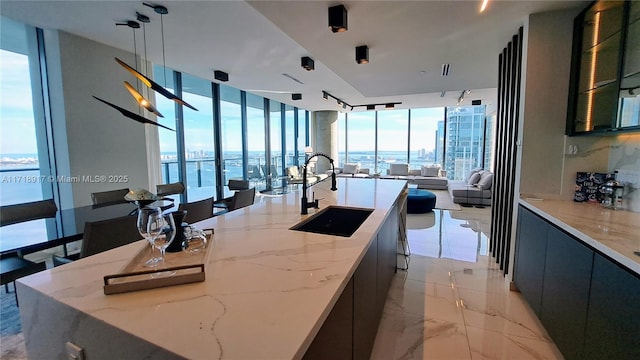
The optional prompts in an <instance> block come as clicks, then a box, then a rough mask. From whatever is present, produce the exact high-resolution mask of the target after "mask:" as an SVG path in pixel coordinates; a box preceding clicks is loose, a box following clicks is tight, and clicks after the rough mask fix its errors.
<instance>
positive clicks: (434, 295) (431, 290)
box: [385, 277, 464, 324]
mask: <svg viewBox="0 0 640 360" xmlns="http://www.w3.org/2000/svg"><path fill="white" fill-rule="evenodd" d="M385 306H386V308H387V309H389V310H396V311H402V312H406V313H412V314H415V315H421V316H424V317H425V318H433V319H438V320H442V321H448V322H453V323H458V324H464V320H463V318H462V305H461V304H460V302H459V300H458V295H457V293H456V289H454V288H453V287H451V286H447V285H441V284H435V283H429V282H423V281H417V280H411V279H403V278H401V277H395V278H394V279H393V282H392V284H391V289H390V290H389V295H388V296H387V302H386V304H385Z"/></svg>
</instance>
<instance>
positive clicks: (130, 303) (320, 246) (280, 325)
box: [18, 178, 406, 359]
mask: <svg viewBox="0 0 640 360" xmlns="http://www.w3.org/2000/svg"><path fill="white" fill-rule="evenodd" d="M329 186H330V182H329V181H325V182H323V183H320V184H317V185H315V186H313V187H312V188H311V189H310V191H309V199H311V191H315V197H316V198H317V199H318V198H319V199H321V200H320V208H321V209H322V208H324V207H326V206H328V205H334V204H335V205H348V206H354V207H365V208H373V209H375V211H374V212H373V213H372V214H371V215H370V216H369V218H368V219H367V220H366V221H365V222H364V223H363V224H362V226H360V228H359V229H358V230H357V231H356V232H355V233H354V234H353V236H351V237H349V238H345V237H339V236H329V235H320V234H313V233H306V232H299V231H293V230H288V229H289V227H291V226H292V225H294V224H296V223H298V222H299V221H301V220H303V219H305V218H307V217H308V216H312V215H313V214H314V213H315V212H317V211H318V210H315V209H310V210H309V215H300V198H301V190H298V191H292V192H291V193H289V194H287V195H285V196H282V197H271V198H263V199H262V201H260V202H259V203H256V204H255V205H253V206H250V207H247V208H243V209H240V210H237V211H234V212H231V213H229V214H226V215H224V216H219V217H215V218H211V219H207V220H204V221H202V222H200V223H197V225H198V226H200V227H201V228H214V229H215V236H214V240H213V242H212V244H211V246H213V248H212V249H211V255H210V258H209V263H208V264H207V266H206V276H207V279H206V280H205V282H200V283H194V284H186V285H179V286H173V287H166V288H160V289H152V290H145V291H138V292H131V293H125V294H118V295H108V296H107V295H104V293H103V289H102V285H103V276H104V275H108V274H114V273H118V272H119V270H120V269H121V268H122V267H123V266H124V265H125V264H126V263H127V262H128V261H129V260H130V258H131V257H132V256H133V255H132V254H134V253H136V252H137V251H138V250H139V249H140V248H141V247H142V246H149V245H148V244H147V243H146V242H144V241H140V242H136V243H133V244H130V245H127V246H124V247H120V248H117V249H114V250H111V251H108V252H105V253H101V254H98V255H95V256H91V257H88V258H85V259H81V260H79V261H75V262H73V263H71V264H68V265H65V266H62V267H58V268H54V269H51V270H47V271H44V272H41V273H38V274H34V275H32V276H28V277H24V278H22V279H20V280H18V281H19V282H21V283H22V284H24V285H26V286H28V287H31V288H33V289H35V290H36V291H38V292H40V293H42V294H43V295H44V296H48V297H51V298H53V299H55V300H56V301H59V302H61V303H63V304H66V305H68V306H71V307H72V308H75V309H77V310H78V311H80V312H82V313H85V314H89V315H90V316H92V317H94V318H96V319H98V320H100V321H104V322H105V323H108V324H110V325H112V326H114V327H117V328H119V329H121V330H123V331H125V332H128V333H130V334H133V335H135V336H137V337H140V338H142V339H144V340H146V341H148V342H150V343H153V344H156V345H157V346H159V347H162V348H164V349H166V350H169V351H171V352H174V353H176V354H179V355H181V356H183V357H186V358H191V359H205V358H207V359H219V358H225V359H258V358H270V359H297V358H301V357H302V355H303V354H304V352H305V351H306V349H307V347H308V346H309V345H310V343H311V341H312V340H313V338H314V337H315V335H316V333H317V331H318V330H319V328H320V326H321V325H322V323H323V322H324V319H325V318H326V316H327V315H328V313H329V311H330V310H331V308H332V307H333V304H334V303H335V301H336V300H337V298H338V296H339V295H340V293H341V292H342V290H343V289H344V286H345V285H346V284H347V282H348V281H349V279H350V277H351V276H352V275H353V272H354V271H355V269H356V268H357V265H358V264H359V262H360V260H361V258H362V256H364V253H365V251H366V249H367V248H368V246H369V244H370V242H371V240H372V238H373V237H374V235H375V234H376V233H377V232H378V229H379V227H380V226H381V225H382V224H383V222H384V220H385V219H386V217H387V215H388V213H389V211H388V210H389V209H390V208H391V207H392V206H393V204H394V203H395V201H396V200H397V198H398V195H399V194H400V193H401V192H402V190H403V189H404V187H405V186H406V182H403V181H388V180H376V179H350V178H342V179H338V191H336V192H332V191H329V190H328V188H329ZM70 326H71V325H70Z"/></svg>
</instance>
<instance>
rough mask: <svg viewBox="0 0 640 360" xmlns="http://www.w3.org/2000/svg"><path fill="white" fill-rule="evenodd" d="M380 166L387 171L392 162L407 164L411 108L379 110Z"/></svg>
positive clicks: (378, 169)
mask: <svg viewBox="0 0 640 360" xmlns="http://www.w3.org/2000/svg"><path fill="white" fill-rule="evenodd" d="M377 114H378V168H377V171H382V172H383V173H385V172H386V171H387V169H389V166H390V164H394V163H396V164H407V163H408V158H407V156H408V153H407V149H408V148H409V145H408V143H407V142H408V141H409V110H406V109H403V110H385V111H378V112H377Z"/></svg>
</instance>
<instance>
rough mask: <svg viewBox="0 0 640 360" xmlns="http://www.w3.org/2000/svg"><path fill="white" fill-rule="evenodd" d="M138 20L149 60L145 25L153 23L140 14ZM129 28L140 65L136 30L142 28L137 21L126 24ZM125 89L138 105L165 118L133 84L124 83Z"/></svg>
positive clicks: (137, 14) (135, 57)
mask: <svg viewBox="0 0 640 360" xmlns="http://www.w3.org/2000/svg"><path fill="white" fill-rule="evenodd" d="M136 20H138V21H140V22H141V23H142V30H143V36H144V52H145V54H144V57H145V59H146V58H147V32H146V28H145V25H144V24H146V23H149V22H151V20H150V19H149V17H148V16H146V15H143V14H140V13H136ZM116 25H122V24H116ZM126 25H127V26H129V27H130V28H132V29H133V54H134V61H135V63H136V65H137V64H138V60H137V59H138V50H137V46H136V32H135V31H136V29H139V28H140V24H139V23H138V22H136V21H127V23H126ZM124 87H125V88H126V89H127V90H128V91H129V93H130V94H131V96H133V98H134V99H135V100H136V102H137V103H138V105H140V106H141V107H143V108H145V109H146V110H147V111H149V112H151V113H154V114H155V115H156V116H159V117H164V115H162V114H161V113H160V112H159V111H158V109H156V108H155V107H154V106H153V104H152V103H151V101H149V100H147V98H145V97H144V96H143V95H142V94H140V93H139V92H138V90H137V89H136V88H134V87H133V86H131V84H129V83H128V82H127V81H125V82H124ZM147 96H149V93H148V92H147Z"/></svg>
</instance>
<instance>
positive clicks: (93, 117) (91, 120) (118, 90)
mask: <svg viewBox="0 0 640 360" xmlns="http://www.w3.org/2000/svg"><path fill="white" fill-rule="evenodd" d="M47 39H48V41H49V42H48V43H47V54H48V59H47V60H48V62H49V73H50V77H49V78H50V92H51V95H52V104H51V106H52V113H53V114H52V119H53V123H54V130H55V131H54V142H55V146H56V159H58V169H59V172H58V175H59V176H60V175H63V176H77V177H79V179H80V181H79V182H76V183H64V182H63V183H61V184H60V185H61V206H62V207H63V208H65V207H72V206H76V207H77V206H84V205H90V204H91V193H92V192H96V191H105V190H113V189H119V188H147V189H148V188H150V180H149V178H150V177H149V171H148V169H149V165H148V156H147V146H146V139H147V135H146V134H145V127H150V125H143V124H140V123H137V122H135V121H133V120H131V119H129V118H126V117H124V116H122V115H121V114H120V113H119V112H118V111H117V110H115V109H113V108H110V107H109V106H107V105H105V104H103V103H101V102H99V101H97V100H96V99H94V98H93V97H92V96H93V95H95V96H97V97H100V98H102V99H104V100H106V101H109V102H111V103H114V104H116V105H118V106H120V107H123V108H126V109H128V110H130V111H132V112H135V113H139V109H138V106H137V105H136V104H135V101H134V100H133V98H132V97H131V95H130V94H129V92H128V91H127V90H126V89H125V88H124V85H123V82H124V81H125V80H126V81H128V82H129V83H131V84H132V85H134V86H136V81H135V78H134V77H133V76H132V75H131V74H129V73H128V72H127V71H126V70H125V69H124V68H122V67H121V66H120V65H119V64H117V63H116V62H115V60H114V57H118V58H120V59H122V60H124V61H125V62H127V63H131V65H132V66H133V56H132V54H130V53H127V52H124V51H122V50H119V49H116V48H113V47H109V46H106V45H103V44H100V43H97V42H94V41H91V40H88V39H85V38H81V37H78V36H75V35H71V34H68V33H64V32H58V33H55V32H53V33H51V32H49V33H48V34H47ZM56 56H57V57H58V58H56ZM145 95H146V94H145ZM141 115H143V116H145V117H147V118H151V119H153V118H152V117H151V116H150V115H149V114H147V113H141ZM149 131H152V132H153V131H156V130H155V129H149ZM156 132H157V131H156ZM155 138H156V139H157V137H155ZM151 139H154V137H153V136H151ZM158 161H159V159H158ZM83 176H105V177H106V181H99V182H88V181H82V177H83ZM118 176H125V177H127V179H128V181H126V182H118V181H117V180H118V178H110V177H118ZM109 180H116V181H115V182H113V181H112V182H110V181H109Z"/></svg>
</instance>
